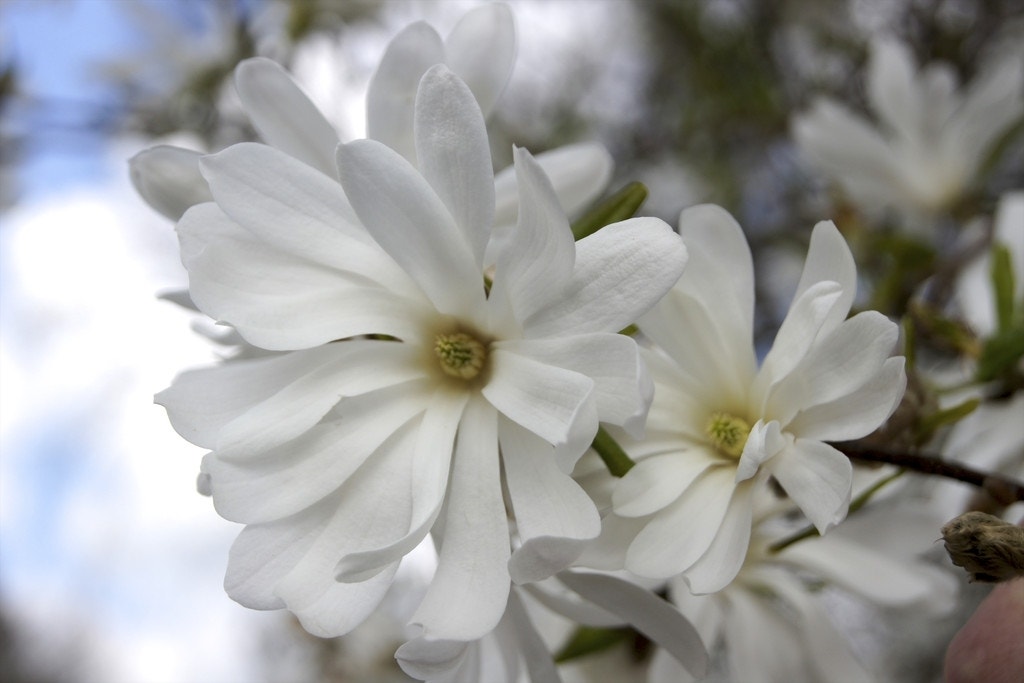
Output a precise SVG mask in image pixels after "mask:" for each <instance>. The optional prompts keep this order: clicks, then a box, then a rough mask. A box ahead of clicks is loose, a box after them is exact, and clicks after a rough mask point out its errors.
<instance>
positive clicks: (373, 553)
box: [132, 4, 1009, 682]
mask: <svg viewBox="0 0 1024 683" xmlns="http://www.w3.org/2000/svg"><path fill="white" fill-rule="evenodd" d="M514 44H515V34H514V26H513V20H512V15H511V12H510V11H509V9H508V8H507V7H505V6H503V5H498V4H495V5H487V6H484V7H482V8H479V9H476V10H474V11H472V12H470V13H469V14H467V15H466V16H465V17H464V18H463V20H462V21H461V22H460V23H459V25H458V26H457V27H456V28H455V29H454V31H453V32H452V33H451V35H449V36H448V37H447V38H445V39H442V38H441V37H440V36H439V35H438V33H437V32H436V31H435V30H434V29H433V28H431V27H430V26H428V25H426V24H424V23H417V24H413V25H412V26H410V27H408V28H407V29H405V30H404V31H403V32H401V33H400V34H398V35H397V36H396V37H395V39H394V40H393V41H392V43H391V44H390V46H389V47H388V49H387V51H386V53H385V55H384V57H383V60H382V62H381V64H380V65H379V67H378V69H377V72H376V75H375V76H374V78H373V80H372V82H371V85H370V89H369V93H368V95H367V103H366V107H367V121H368V130H367V138H366V139H359V140H354V141H347V142H346V141H342V140H340V139H339V136H338V134H337V133H336V132H335V129H334V127H333V126H332V125H331V124H330V123H329V122H328V121H327V120H326V118H325V117H324V116H323V115H322V114H321V113H320V112H319V111H318V110H317V109H316V107H315V106H314V105H313V104H312V103H311V102H310V100H309V99H308V98H307V97H306V96H305V95H304V94H303V92H302V90H301V88H300V87H299V86H298V85H297V84H296V83H295V82H293V81H292V80H291V78H290V77H289V76H288V74H287V73H286V72H285V71H284V70H283V69H282V68H281V67H279V66H277V65H276V64H274V63H273V62H270V61H268V60H265V59H252V60H248V61H246V62H243V63H242V64H241V65H240V66H239V67H238V69H237V70H236V74H235V83H236V87H237V90H238V95H239V98H240V100H241V102H242V104H243V106H244V108H245V110H246V112H247V114H248V115H249V116H250V118H251V120H252V122H253V125H254V127H255V128H256V130H257V131H258V132H259V134H260V136H261V138H262V142H260V143H255V142H252V143H242V144H238V145H234V146H232V147H229V148H227V149H225V150H222V151H219V152H217V153H215V154H210V155H204V154H201V153H199V152H196V151H192V150H185V149H180V148H173V147H166V146H162V147H155V148H152V149H150V150H147V151H145V152H142V153H140V154H139V155H138V156H136V157H135V158H134V159H133V163H132V178H133V181H134V182H135V185H136V187H137V188H138V190H139V192H140V194H141V195H142V196H143V197H144V198H145V199H146V200H147V201H148V202H149V203H150V204H151V205H152V206H153V207H154V208H155V209H157V210H158V211H160V212H162V213H163V214H165V215H167V216H168V217H170V218H172V219H174V220H176V221H177V233H178V236H179V240H180V250H181V259H182V262H183V264H184V265H185V268H186V269H187V271H188V278H189V281H188V292H187V297H184V298H182V299H181V300H183V301H188V302H190V303H189V305H192V306H194V307H195V308H196V309H198V310H199V311H201V312H202V313H204V314H205V315H207V316H209V318H212V319H213V320H215V321H217V322H218V323H220V324H221V325H223V326H227V327H228V328H229V329H230V330H232V339H233V340H234V341H236V342H237V345H238V346H239V348H240V353H239V354H238V355H236V356H234V357H232V358H229V359H227V360H225V361H223V362H221V363H219V364H218V365H215V366H213V367H208V368H201V369H195V370H189V371H186V372H184V373H182V374H181V375H180V376H179V377H178V378H177V379H176V380H175V381H174V383H173V384H172V386H171V387H170V388H168V389H166V390H165V391H163V392H161V393H160V394H158V396H157V402H158V403H160V404H161V405H163V406H164V407H165V408H166V409H167V413H168V415H169V417H170V421H171V423H172V425H173V426H174V428H175V429H176V430H177V431H178V432H179V433H180V434H181V435H182V436H183V437H184V438H186V439H188V440H189V441H191V442H192V443H194V444H196V445H199V446H201V447H203V448H205V449H208V451H209V453H208V454H207V455H206V456H205V458H204V459H203V461H202V465H201V475H200V488H201V490H202V491H203V492H205V493H207V494H209V495H210V496H212V500H213V504H214V506H215V507H216V510H217V512H218V513H219V514H220V515H222V516H223V517H225V518H227V519H229V520H232V521H235V522H238V523H241V524H244V525H245V528H244V529H243V530H242V532H241V533H240V535H239V536H238V539H237V540H236V541H235V543H234V545H233V547H232V549H231V553H230V557H229V559H228V567H227V576H226V579H225V588H226V590H227V592H228V594H229V595H230V596H231V597H232V598H233V599H235V600H237V601H238V602H240V603H241V604H243V605H245V606H247V607H251V608H254V609H287V610H289V611H290V612H291V613H293V614H294V615H295V616H296V617H297V618H298V619H299V621H300V622H301V623H302V625H303V626H304V627H305V628H306V629H307V630H308V631H309V632H310V633H312V634H315V635H318V636H323V637H333V636H340V635H343V634H346V633H348V632H350V631H351V630H352V629H354V628H356V627H357V626H359V625H360V624H361V623H362V622H363V621H365V620H366V619H367V617H368V616H369V615H370V614H372V613H373V612H374V611H375V610H376V609H377V607H378V605H379V604H380V603H381V601H382V599H383V598H384V596H385V594H386V593H387V592H388V590H389V588H390V587H391V586H392V584H393V582H394V578H395V575H396V572H397V571H398V568H399V565H400V563H401V562H402V561H403V558H405V557H406V556H407V555H409V553H411V552H412V551H413V550H414V549H416V548H418V547H420V546H421V545H422V544H423V543H430V544H432V546H433V547H434V548H435V549H436V569H435V571H434V573H433V576H432V579H431V581H430V583H429V586H428V587H427V590H426V592H425V594H424V597H423V599H422V601H421V602H420V603H419V605H418V608H417V609H416V611H415V614H414V615H413V616H412V618H411V622H410V623H411V625H412V626H413V627H414V630H412V631H410V637H409V641H408V642H407V643H406V644H405V645H403V646H402V647H401V648H400V649H399V650H398V652H397V658H398V661H399V663H400V665H401V666H402V668H403V669H404V670H405V671H406V672H407V673H408V674H410V675H412V676H415V677H417V678H420V679H423V680H437V681H442V680H443V681H467V682H469V681H481V680H487V681H517V680H522V678H523V677H526V678H528V679H529V680H532V681H535V682H539V681H557V680H560V674H559V669H558V667H557V666H556V665H555V664H554V662H553V661H552V656H551V654H550V652H551V649H552V643H548V642H546V641H545V640H544V638H543V637H542V636H541V635H540V633H539V632H538V630H537V627H536V623H535V619H536V618H537V615H536V614H531V610H532V609H533V607H531V605H535V604H538V603H543V604H544V605H546V606H547V608H549V609H551V610H553V611H555V612H557V613H558V614H561V615H562V616H564V617H566V618H568V619H570V620H572V621H574V622H576V623H578V624H582V625H586V626H590V627H593V628H609V627H620V626H623V625H628V626H630V627H632V628H633V629H635V630H636V631H638V632H639V633H641V634H643V635H644V636H646V637H647V638H648V639H649V640H650V641H652V642H653V643H655V644H656V645H657V646H658V650H657V654H656V655H655V658H654V660H653V664H652V666H651V669H650V680H652V681H676V680H687V679H696V678H700V677H701V676H703V675H704V673H705V671H706V669H707V665H708V652H709V651H714V649H715V648H716V647H717V646H718V644H719V643H720V642H722V641H725V642H726V643H727V645H726V647H727V649H728V662H729V667H730V668H731V670H732V671H733V673H734V675H735V676H736V677H738V678H741V679H743V680H754V679H755V678H758V677H760V678H767V679H770V680H804V679H807V678H810V679H814V680H830V679H831V677H832V674H835V673H836V672H841V676H840V677H846V676H857V677H862V676H865V675H867V673H866V671H867V669H866V668H865V665H864V664H862V663H860V662H859V661H858V660H857V659H856V657H855V656H854V655H853V654H852V653H851V652H850V650H849V648H848V647H847V646H846V645H845V643H844V642H843V637H842V636H841V635H840V633H839V632H838V631H837V630H836V628H835V627H834V626H832V625H831V623H830V622H829V620H828V618H827V617H826V615H825V611H824V608H823V607H822V606H821V605H820V603H819V602H818V601H817V597H816V595H815V593H816V591H817V589H818V588H819V587H820V586H821V585H824V584H828V585H834V586H836V587H837V588H838V589H839V590H849V591H852V592H854V593H856V594H858V595H861V596H865V597H867V598H868V599H869V600H873V601H875V602H877V603H878V604H882V605H887V606H893V605H896V606H908V605H918V604H920V603H922V602H924V601H925V600H926V599H927V598H928V597H929V595H931V594H932V593H933V591H934V590H936V586H943V587H944V589H945V587H948V585H947V584H945V583H944V582H943V579H942V577H936V576H934V575H933V573H928V572H922V573H918V574H917V575H916V576H917V577H921V576H923V577H924V578H923V579H922V578H915V573H914V572H915V569H914V565H912V564H905V563H901V561H900V560H895V559H892V558H890V557H885V556H882V555H880V554H878V553H875V552H872V551H871V549H870V548H868V547H866V546H860V545H857V544H855V543H853V542H851V541H844V540H842V539H840V538H836V537H835V536H834V534H832V533H828V535H826V534H827V532H829V530H830V529H831V528H832V527H834V526H835V525H836V524H838V523H839V522H841V521H842V520H843V519H844V518H845V517H846V515H847V513H848V509H849V506H850V503H851V495H852V493H851V492H852V490H853V481H854V471H853V468H852V466H851V464H850V461H849V459H848V458H847V457H846V456H845V455H844V454H843V453H841V452H840V451H839V450H837V449H836V448H835V447H834V446H832V445H830V442H839V441H846V440H851V439H857V438H860V437H864V436H866V435H868V434H870V433H872V432H873V431H875V430H876V429H877V428H879V427H880V426H881V425H883V424H884V423H885V422H886V420H887V418H889V416H890V415H891V414H892V413H893V411H894V410H895V409H896V408H897V406H898V404H899V403H900V399H901V397H902V396H903V393H904V388H905V385H906V374H905V368H904V358H903V357H902V356H900V355H898V353H897V348H898V344H897V340H898V336H899V335H898V329H897V325H896V324H895V323H894V322H892V321H891V320H889V319H888V318H886V317H885V316H883V315H881V314H879V313H875V312H872V311H863V312H860V313H857V314H856V315H853V316H852V317H848V316H849V314H850V311H851V309H852V307H853V305H854V302H855V299H856V291H857V272H856V268H855V265H854V260H853V257H852V255H851V252H850V250H849V248H848V247H847V244H846V242H845V241H844V239H843V236H842V235H841V234H840V232H839V231H838V230H837V228H836V227H835V225H833V224H832V223H831V222H828V221H824V222H821V223H819V224H818V225H817V226H815V227H814V229H813V231H812V232H811V233H810V243H809V248H808V253H807V257H806V262H805V264H804V268H803V273H802V276H801V277H800V281H799V283H798V285H797V289H796V293H795V295H794V297H793V301H792V304H791V306H790V308H789V311H788V313H787V314H786V316H785V320H784V322H783V323H782V326H781V328H780V329H779V330H778V334H777V335H776V338H775V341H774V343H773V344H772V345H771V348H770V349H769V350H768V351H767V353H766V354H765V355H764V357H763V358H762V359H760V360H759V358H758V353H757V350H756V349H755V346H754V271H753V262H752V258H751V253H750V249H749V247H748V245H747V242H746V239H745V237H744V234H743V232H742V230H741V228H740V226H739V224H738V223H737V222H736V221H735V220H734V219H733V218H732V217H731V216H730V215H729V214H728V213H727V212H726V211H725V210H724V209H721V208H719V207H716V206H711V205H704V206H697V207H692V208H689V209H687V210H685V211H684V212H683V213H682V215H681V217H680V219H679V223H678V226H675V227H673V226H669V225H667V224H666V223H664V222H663V221H661V220H659V219H656V218H648V217H635V218H630V219H627V220H623V221H620V222H615V223H612V224H610V225H606V226H604V227H602V228H601V229H599V230H597V231H596V232H593V234H590V235H589V236H587V237H585V238H583V239H580V240H579V241H575V240H574V238H573V233H572V230H571V228H570V219H571V217H572V216H574V215H576V214H578V213H579V211H580V210H582V209H583V208H585V207H586V206H588V205H590V204H591V202H592V201H593V200H594V199H596V198H597V197H599V196H600V195H601V193H602V192H603V191H604V189H605V187H606V185H607V183H608V180H609V177H610V175H611V162H610V156H609V155H608V153H607V152H605V151H604V150H603V149H602V148H601V147H600V146H597V145H591V144H582V145H575V146H570V147H567V148H562V149H558V150H555V151H553V152H549V153H547V154H542V155H538V156H536V157H535V156H533V155H532V154H530V153H529V152H528V151H527V150H525V149H522V148H516V149H515V150H514V154H513V157H514V162H515V163H514V166H513V167H512V168H510V169H506V170H504V171H501V172H499V173H497V174H496V173H495V172H494V170H493V165H492V159H491V153H490V145H491V141H490V140H489V139H488V134H487V129H486V126H485V118H486V116H487V114H488V113H489V112H490V111H491V110H492V109H493V108H494V107H495V105H496V103H497V101H498V99H499V96H500V95H501V93H502V91H503V89H504V86H505V83H506V82H507V80H508V77H509V73H510V71H511V69H512V66H513V63H514V52H515V50H514ZM878 49H879V50H880V52H879V53H878V56H877V57H876V60H884V59H889V60H892V59H897V58H899V59H902V57H900V55H901V53H899V52H898V51H894V50H895V49H894V48H892V47H884V46H883V47H880V48H878ZM887 73H888V72H887ZM1001 78H1004V77H1003V76H1001ZM1005 78H1009V76H1005ZM883 86H884V87H883ZM897 86H898V84H888V85H885V84H881V85H878V86H877V87H875V88H874V89H873V90H872V92H875V91H876V90H879V91H880V90H885V89H886V88H888V90H893V89H897V90H898V87H897ZM936 87H938V86H936ZM985 92H987V91H985ZM979 106H980V105H979ZM829 111H832V110H829ZM886 111H887V112H888V110H886ZM834 113H835V112H834V111H833V114H834ZM889 113H891V112H889ZM893 115H894V116H895V114H893ZM961 115H962V116H967V114H966V113H964V112H961ZM822 125H824V124H822ZM951 125H953V124H951ZM956 125H960V124H956ZM800 130H802V131H804V132H803V133H800V134H799V135H798V137H801V136H802V137H804V138H807V137H808V136H809V135H810V133H809V132H808V131H809V130H811V125H810V124H801V127H800ZM901 130H902V129H901ZM812 132H813V131H812ZM908 134H909V133H908ZM822 135H825V133H824V132H823V133H822ZM912 141H913V142H914V143H915V144H917V143H918V142H920V143H921V144H924V142H923V141H920V140H917V139H916V138H914V139H913V140H912ZM878 144H882V143H880V142H879V143H878ZM907 144H908V145H909V144H910V143H907ZM900 149H903V148H902V147H900ZM914 149H917V148H910V147H907V150H909V151H907V152H906V153H907V154H912V153H913V151H914ZM965 163H967V162H966V161H965ZM886 164H887V167H889V166H892V167H893V168H895V166H896V165H897V164H896V163H895V162H892V163H890V162H886ZM964 172H965V173H966V171H964ZM951 182H952V181H951ZM957 182H960V181H959V179H957ZM929 187H931V184H929ZM944 197H945V195H943V198H944ZM927 199H928V201H929V202H931V199H930V198H927ZM936 201H938V200H936ZM595 439H597V441H595ZM608 441H611V442H612V443H615V444H617V445H618V446H621V447H622V448H623V449H624V450H625V453H627V454H628V455H629V457H630V458H632V461H635V465H634V466H632V468H631V469H629V470H628V472H617V473H616V474H617V475H620V476H613V475H612V474H611V473H609V472H608V470H606V469H604V468H603V466H602V467H600V468H596V469H595V467H594V466H593V464H594V463H595V462H598V460H597V455H596V454H595V451H594V450H591V445H592V444H594V445H595V448H597V451H601V450H602V448H603V447H602V446H600V444H601V443H605V444H606V443H607V442H608ZM632 461H631V462H632ZM622 474H624V476H621V475H622ZM782 520H785V521H786V523H787V524H788V525H789V527H792V524H793V521H794V520H807V521H808V522H809V523H810V524H811V525H813V528H814V529H815V530H816V533H817V534H820V535H823V537H822V538H811V539H808V540H803V541H800V542H799V543H797V544H795V545H785V546H781V547H776V546H775V545H773V543H775V542H776V541H777V540H778V538H775V539H774V540H773V537H772V534H773V533H775V534H776V535H777V533H778V532H777V528H778V527H777V526H772V525H773V524H774V525H778V524H779V523H780V522H781V521H782ZM773 530H774V531H773ZM853 567H856V571H854V570H853ZM872 574H875V575H879V576H883V575H884V576H885V579H886V581H885V583H884V584H880V585H879V584H875V583H873V582H872V581H869V580H867V579H866V578H865V577H866V576H871V575H872ZM808 576H811V577H813V580H810V581H809V580H808ZM660 589H665V590H666V591H667V595H668V598H669V599H668V600H666V599H665V598H663V597H662V596H661V594H660V593H659V590H660Z"/></svg>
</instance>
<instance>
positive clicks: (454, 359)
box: [434, 332, 487, 379]
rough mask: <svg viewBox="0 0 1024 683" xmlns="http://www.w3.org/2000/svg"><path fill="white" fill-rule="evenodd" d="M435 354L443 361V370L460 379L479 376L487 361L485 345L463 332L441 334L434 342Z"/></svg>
mask: <svg viewBox="0 0 1024 683" xmlns="http://www.w3.org/2000/svg"><path fill="white" fill-rule="evenodd" d="M434 353H436V354H437V357H438V359H439V360H440V361H441V369H442V370H444V372H445V373H446V374H448V375H451V376H452V377H458V378H459V379H473V378H474V377H476V376H477V375H479V374H480V371H481V370H482V369H483V367H484V361H486V360H487V349H486V348H485V347H484V345H483V344H481V343H480V342H478V341H477V340H476V339H474V338H473V337H471V336H469V335H468V334H465V333H463V332H455V333H452V334H439V335H438V336H437V339H436V340H435V341H434Z"/></svg>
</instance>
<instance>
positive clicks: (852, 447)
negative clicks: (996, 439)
mask: <svg viewBox="0 0 1024 683" xmlns="http://www.w3.org/2000/svg"><path fill="white" fill-rule="evenodd" d="M832 446H834V447H835V448H836V449H837V450H839V451H840V452H842V453H843V454H844V455H846V457H848V458H850V459H851V460H860V461H862V462H884V463H888V464H890V465H896V466H897V467H902V468H904V469H908V470H913V471H914V472H921V473H924V474H933V475H936V476H940V477H947V478H949V479H956V480H957V481H962V482H964V483H966V484H972V485H974V486H978V487H980V488H982V489H983V490H984V491H985V492H986V493H988V494H989V495H990V496H992V497H993V498H994V499H995V500H996V502H998V503H1000V504H1002V505H1010V504H1011V503H1014V502H1017V501H1021V500H1024V482H1021V481H1018V480H1015V479H1011V478H1009V477H1001V476H999V475H996V474H992V473H990V472H983V471H981V470H976V469H973V468H971V467H967V466H966V465H961V464H959V463H955V462H951V461H949V460H942V459H941V458H940V457H939V456H938V455H934V454H929V453H910V452H907V451H887V450H883V449H880V448H874V447H871V446H866V445H863V444H859V443H857V442H853V441H847V442H844V443H834V444H832Z"/></svg>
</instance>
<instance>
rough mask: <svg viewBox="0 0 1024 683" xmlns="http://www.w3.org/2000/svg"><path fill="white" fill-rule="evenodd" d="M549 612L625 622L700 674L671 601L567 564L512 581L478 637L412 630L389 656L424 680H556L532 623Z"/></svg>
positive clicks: (702, 661) (688, 631)
mask: <svg viewBox="0 0 1024 683" xmlns="http://www.w3.org/2000/svg"><path fill="white" fill-rule="evenodd" d="M540 605H543V611H542V610H541V608H540V607H539V606H540ZM530 606H534V607H535V609H533V610H530V609H528V607H530ZM531 611H532V612H533V614H532V615H531V614H530V612H531ZM549 612H550V613H554V614H556V615H560V616H562V617H565V618H567V619H568V620H570V621H571V622H572V623H574V624H578V625H584V626H590V627H595V628H616V627H621V626H623V625H627V624H628V625H630V626H632V627H633V628H635V629H636V630H637V631H638V632H640V633H642V634H643V635H644V636H646V637H647V638H649V639H650V640H651V641H652V642H654V643H657V644H658V645H659V646H661V647H662V648H664V652H665V653H666V655H667V656H669V657H672V658H673V659H674V661H675V663H676V664H675V665H676V666H677V667H680V669H681V670H683V671H688V672H689V673H690V674H692V675H693V676H697V677H700V676H703V675H704V673H705V671H706V669H707V662H708V655H707V651H706V650H705V649H704V646H703V644H702V643H701V636H700V635H699V634H698V632H697V630H696V629H695V628H694V627H693V625H692V624H691V623H690V622H689V621H688V619H687V618H686V617H684V616H683V615H682V614H680V612H679V611H678V610H676V609H675V607H673V606H672V605H671V604H669V603H667V602H666V601H665V600H663V599H662V598H661V597H659V596H658V595H655V594H654V593H652V592H651V591H649V590H647V589H645V588H642V587H640V586H638V585H636V584H633V583H630V582H628V581H625V580H623V579H620V578H617V577H614V576H611V575H607V574H593V573H581V572H572V571H565V572H561V573H559V574H558V576H557V579H554V578H553V579H549V580H548V581H545V582H542V583H537V584H530V585H529V586H525V587H517V588H514V589H513V591H512V593H511V595H510V597H509V601H508V606H507V608H506V612H505V615H504V616H503V617H502V619H501V621H500V622H499V624H498V626H497V627H496V628H495V629H494V631H492V632H491V633H489V634H487V635H486V636H484V637H483V638H481V639H479V640H476V641H473V642H456V641H437V640H430V639H427V638H417V639H414V640H412V641H410V642H408V643H406V644H405V645H403V646H402V647H401V648H399V650H398V653H397V655H396V656H397V658H398V661H399V663H400V664H401V666H402V668H403V669H404V670H405V671H406V673H408V674H409V675H411V676H414V677H416V678H421V679H424V680H427V681H430V682H431V683H434V682H440V681H444V682H445V683H477V682H478V681H487V682H488V683H516V682H517V681H520V680H523V679H522V678H521V676H522V675H523V674H524V673H525V674H526V676H527V680H529V681H531V683H559V682H560V681H561V680H562V676H561V675H560V673H559V671H558V669H557V667H556V666H555V664H554V662H553V661H552V659H551V653H550V652H549V650H548V646H547V644H546V643H545V641H544V639H543V637H542V635H541V633H540V630H539V629H538V628H537V627H536V626H535V624H534V620H535V619H536V618H537V617H538V616H539V617H544V616H545V615H547V614H548V613H549Z"/></svg>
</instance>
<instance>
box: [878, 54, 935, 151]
mask: <svg viewBox="0 0 1024 683" xmlns="http://www.w3.org/2000/svg"><path fill="white" fill-rule="evenodd" d="M866 85H867V94H868V98H869V100H870V102H871V108H872V109H874V110H875V111H876V112H877V113H878V114H879V116H880V117H881V119H882V121H883V122H884V123H885V125H886V126H888V128H889V130H890V131H893V132H895V133H898V134H900V135H902V136H904V137H908V136H910V137H916V136H917V135H919V134H920V133H922V132H923V127H922V126H921V122H922V117H923V115H924V114H925V112H923V111H921V106H922V105H923V104H924V103H923V101H922V97H921V87H920V80H919V74H918V73H917V65H916V64H915V63H914V59H913V57H912V56H911V54H910V50H909V49H908V48H907V46H906V45H904V44H902V43H900V42H898V41H897V40H894V39H892V38H888V37H882V38H876V39H875V40H873V41H872V43H871V51H870V56H869V59H868V66H867V78H866Z"/></svg>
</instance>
